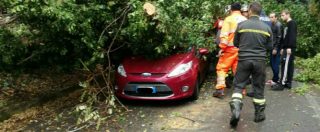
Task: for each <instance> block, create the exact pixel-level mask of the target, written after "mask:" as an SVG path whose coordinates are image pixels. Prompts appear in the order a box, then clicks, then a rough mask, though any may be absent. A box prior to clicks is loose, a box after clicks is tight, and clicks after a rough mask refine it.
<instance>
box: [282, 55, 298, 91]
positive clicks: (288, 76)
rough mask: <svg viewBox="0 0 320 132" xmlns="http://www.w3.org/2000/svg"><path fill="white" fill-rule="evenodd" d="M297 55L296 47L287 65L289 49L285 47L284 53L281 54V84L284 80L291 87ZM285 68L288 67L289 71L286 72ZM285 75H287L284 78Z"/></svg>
mask: <svg viewBox="0 0 320 132" xmlns="http://www.w3.org/2000/svg"><path fill="white" fill-rule="evenodd" d="M294 55H295V49H291V55H290V56H289V61H288V64H287V65H286V59H287V56H288V55H287V49H283V54H282V56H281V78H280V84H282V82H283V81H284V83H285V84H282V85H286V86H288V87H290V88H291V85H292V84H291V83H292V79H293V74H294V59H295V57H294ZM285 68H287V73H284V72H285ZM284 76H286V77H285V78H284Z"/></svg>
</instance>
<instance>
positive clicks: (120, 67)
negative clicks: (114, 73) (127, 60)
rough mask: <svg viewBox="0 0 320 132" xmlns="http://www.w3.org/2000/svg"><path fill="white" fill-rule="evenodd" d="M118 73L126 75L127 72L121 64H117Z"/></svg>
mask: <svg viewBox="0 0 320 132" xmlns="http://www.w3.org/2000/svg"><path fill="white" fill-rule="evenodd" d="M118 73H119V74H120V75H121V76H124V77H127V74H126V71H125V70H124V67H123V65H119V66H118Z"/></svg>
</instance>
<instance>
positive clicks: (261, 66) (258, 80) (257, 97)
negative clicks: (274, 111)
mask: <svg viewBox="0 0 320 132" xmlns="http://www.w3.org/2000/svg"><path fill="white" fill-rule="evenodd" d="M265 69H266V66H265V61H255V62H254V70H253V72H252V77H253V90H254V98H253V104H254V107H255V119H254V121H255V122H261V121H263V120H265V114H264V109H265V107H266V104H265V102H266V99H265V98H264V87H265V83H264V82H265V79H266V72H265Z"/></svg>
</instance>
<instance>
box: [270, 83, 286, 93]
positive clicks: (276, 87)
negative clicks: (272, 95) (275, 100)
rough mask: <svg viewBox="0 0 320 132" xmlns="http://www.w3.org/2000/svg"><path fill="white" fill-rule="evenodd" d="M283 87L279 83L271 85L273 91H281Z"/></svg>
mask: <svg viewBox="0 0 320 132" xmlns="http://www.w3.org/2000/svg"><path fill="white" fill-rule="evenodd" d="M283 89H284V86H283V85H281V84H280V83H278V84H276V85H273V86H271V90H273V91H282V90H283Z"/></svg>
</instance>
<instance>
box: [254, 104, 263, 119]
mask: <svg viewBox="0 0 320 132" xmlns="http://www.w3.org/2000/svg"><path fill="white" fill-rule="evenodd" d="M253 104H254V109H255V113H254V116H255V117H254V122H261V121H264V120H265V119H266V115H265V114H264V109H265V108H266V104H262V105H261V104H257V103H253Z"/></svg>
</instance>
